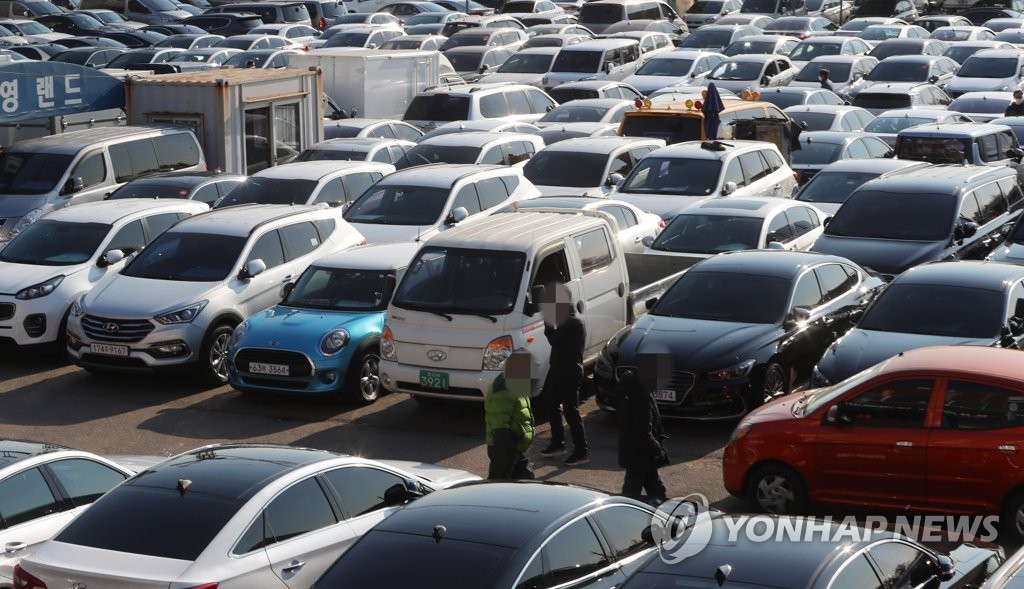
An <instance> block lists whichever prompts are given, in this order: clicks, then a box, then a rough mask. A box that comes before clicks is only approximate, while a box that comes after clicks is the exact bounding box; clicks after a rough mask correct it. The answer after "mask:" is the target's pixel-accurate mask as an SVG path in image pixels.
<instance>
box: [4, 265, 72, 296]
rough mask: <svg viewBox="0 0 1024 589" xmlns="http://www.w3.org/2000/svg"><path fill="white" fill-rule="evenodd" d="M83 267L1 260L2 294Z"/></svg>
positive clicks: (16, 290)
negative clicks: (40, 264) (12, 262)
mask: <svg viewBox="0 0 1024 589" xmlns="http://www.w3.org/2000/svg"><path fill="white" fill-rule="evenodd" d="M81 268H82V267H81V265H75V266H38V265H35V264H11V263H7V262H0V294H10V295H13V294H14V293H16V292H18V291H19V290H21V289H23V288H26V287H29V286H32V285H33V284H39V283H40V282H44V281H46V280H49V279H51V278H53V277H54V276H60V275H61V274H63V275H64V276H67V275H69V274H74V273H75V272H78V271H79V270H81Z"/></svg>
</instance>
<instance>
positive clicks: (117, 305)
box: [84, 274, 220, 319]
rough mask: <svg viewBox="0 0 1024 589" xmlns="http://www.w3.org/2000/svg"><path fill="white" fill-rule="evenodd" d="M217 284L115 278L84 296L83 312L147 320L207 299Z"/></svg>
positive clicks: (128, 277) (124, 277)
mask: <svg viewBox="0 0 1024 589" xmlns="http://www.w3.org/2000/svg"><path fill="white" fill-rule="evenodd" d="M219 286H220V282H184V281H180V280H154V279H151V278H136V277H134V276H124V275H123V274H120V275H117V276H115V277H113V278H112V279H110V280H104V281H103V282H102V283H101V284H99V285H97V286H96V288H94V289H92V290H91V291H89V294H88V295H86V297H85V304H84V307H85V312H86V313H88V314H90V315H99V316H101V317H116V318H125V319H129V318H146V319H148V318H150V317H153V316H154V315H159V314H161V313H166V312H168V311H173V310H175V309H178V308H181V307H184V306H186V305H191V304H192V303H195V302H197V301H201V300H203V299H205V298H208V297H207V294H208V293H209V292H210V291H212V290H214V289H216V288H218V287H219Z"/></svg>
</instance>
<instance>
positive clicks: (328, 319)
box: [241, 305, 383, 348]
mask: <svg viewBox="0 0 1024 589" xmlns="http://www.w3.org/2000/svg"><path fill="white" fill-rule="evenodd" d="M371 315H377V316H382V315H383V311H366V312H358V311H325V310H322V309H296V308H294V307H285V306H283V305H278V306H276V307H271V308H269V309H267V310H265V311H260V312H259V313H256V314H255V315H253V316H252V317H250V318H249V319H248V323H249V331H248V332H247V333H246V334H245V337H244V338H242V341H241V344H242V346H249V345H261V342H263V343H265V342H264V340H267V339H274V340H276V341H278V342H280V345H281V347H284V348H287V347H295V346H299V347H302V348H306V347H309V346H311V345H315V344H316V343H317V342H319V341H320V339H321V338H323V336H324V334H325V333H327V332H328V331H330V330H332V329H338V328H344V327H347V326H350V325H351V324H352V323H355V322H357V321H359V320H361V319H365V318H366V317H368V316H371ZM357 335H359V334H357Z"/></svg>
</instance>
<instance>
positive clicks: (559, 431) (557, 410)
mask: <svg viewBox="0 0 1024 589" xmlns="http://www.w3.org/2000/svg"><path fill="white" fill-rule="evenodd" d="M582 382H583V377H582V375H580V376H575V377H568V378H563V377H559V378H552V379H551V380H550V383H549V384H550V387H549V390H547V391H545V394H546V395H547V398H548V423H549V424H550V425H551V443H552V445H555V446H564V445H565V427H564V425H563V424H562V416H563V415H564V416H565V423H567V424H569V433H570V435H572V450H573V452H581V453H584V454H586V453H587V432H586V429H584V427H583V417H582V416H581V415H580V384H582Z"/></svg>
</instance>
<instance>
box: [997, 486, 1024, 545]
mask: <svg viewBox="0 0 1024 589" xmlns="http://www.w3.org/2000/svg"><path fill="white" fill-rule="evenodd" d="M999 523H1000V527H1001V528H1002V529H1001V530H1000V534H1001V536H1000V538H999V541H1000V543H1003V544H1020V543H1021V542H1022V541H1024V491H1017V492H1016V493H1014V494H1013V495H1010V497H1009V498H1008V499H1007V500H1006V502H1005V503H1004V504H1003V513H1002V516H1001V517H1000V518H999Z"/></svg>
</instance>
